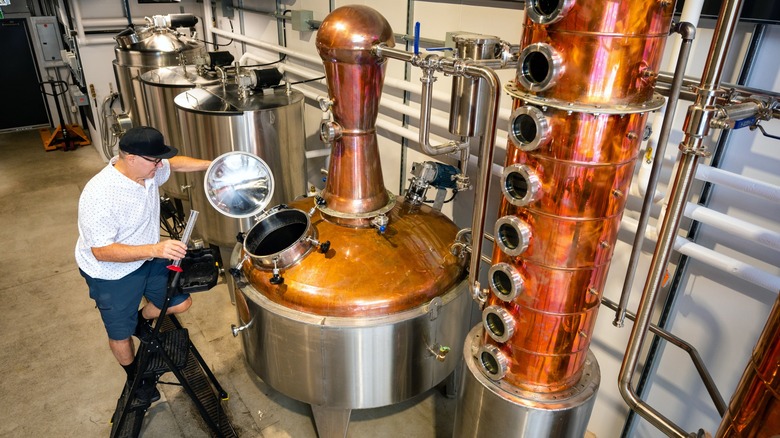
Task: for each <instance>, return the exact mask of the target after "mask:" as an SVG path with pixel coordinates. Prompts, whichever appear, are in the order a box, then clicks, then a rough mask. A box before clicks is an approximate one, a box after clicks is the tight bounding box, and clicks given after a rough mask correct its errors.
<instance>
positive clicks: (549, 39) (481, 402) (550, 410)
mask: <svg viewBox="0 0 780 438" xmlns="http://www.w3.org/2000/svg"><path fill="white" fill-rule="evenodd" d="M673 10H674V4H673V2H667V1H658V0H642V1H636V0H632V1H628V0H624V1H608V2H596V1H576V0H558V1H534V0H529V1H527V2H526V21H525V30H524V34H523V38H522V43H521V47H522V50H521V52H520V55H519V59H518V66H517V74H516V80H515V81H514V82H511V83H509V84H508V85H507V86H506V91H507V92H508V93H509V94H510V95H511V96H512V98H513V111H514V112H513V114H512V116H511V117H510V126H509V137H510V142H509V145H508V148H507V159H506V163H505V169H504V172H503V175H502V178H501V189H502V192H503V198H502V200H501V206H500V209H499V213H498V217H499V219H498V220H497V221H496V224H495V228H494V236H495V246H494V251H493V258H492V266H491V268H490V270H489V272H488V285H489V288H490V292H489V295H488V296H487V300H486V303H485V306H484V308H483V312H482V324H481V325H478V326H477V327H475V328H474V329H472V331H471V332H470V334H469V337H468V338H467V339H466V345H465V347H464V356H465V359H466V365H467V369H468V371H467V372H466V373H464V374H465V376H464V386H463V391H462V392H461V396H460V399H459V403H458V413H457V414H456V426H455V430H456V432H455V433H456V436H492V435H495V436H501V435H504V434H507V435H508V434H511V435H512V436H528V437H538V436H583V435H584V433H585V431H586V427H587V423H588V420H589V417H590V412H591V410H592V407H593V403H594V400H595V394H596V391H597V389H598V385H599V381H600V373H599V367H598V364H597V363H596V360H595V357H594V356H593V354H592V353H590V351H589V349H588V347H589V345H590V339H591V334H592V331H593V326H594V324H595V321H596V313H597V311H598V308H599V305H600V299H601V296H602V293H603V288H604V284H605V281H606V276H607V272H608V269H609V264H610V260H611V258H612V253H613V247H614V245H615V242H616V239H617V232H618V228H619V225H620V219H621V217H622V214H623V209H624V207H625V202H626V194H627V193H628V188H629V184H630V182H631V178H632V176H633V171H634V164H635V161H636V158H637V155H638V152H639V145H640V142H641V141H642V138H643V135H644V130H645V124H646V120H647V115H648V113H649V112H650V111H653V110H656V109H658V108H660V107H661V106H662V105H663V99H662V98H661V97H660V96H658V95H654V93H653V88H654V84H655V75H656V72H657V69H658V67H659V64H660V60H661V56H662V52H663V48H664V44H665V42H666V37H667V35H668V33H669V29H670V26H671V19H672V13H673Z"/></svg>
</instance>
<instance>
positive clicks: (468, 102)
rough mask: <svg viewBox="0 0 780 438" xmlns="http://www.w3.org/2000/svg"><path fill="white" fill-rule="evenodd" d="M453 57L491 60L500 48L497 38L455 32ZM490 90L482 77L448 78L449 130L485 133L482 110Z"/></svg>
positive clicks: (462, 134) (466, 134) (459, 133)
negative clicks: (450, 90) (450, 82)
mask: <svg viewBox="0 0 780 438" xmlns="http://www.w3.org/2000/svg"><path fill="white" fill-rule="evenodd" d="M452 39H453V41H454V42H455V52H454V56H455V57H456V58H458V59H470V60H474V61H479V60H483V59H495V58H496V56H497V55H498V54H499V50H500V48H501V46H500V44H501V40H500V39H499V38H498V37H495V36H491V35H479V34H472V33H466V32H462V33H456V34H455V35H453V37H452ZM489 93H490V90H489V88H488V87H487V86H486V85H485V83H484V80H481V79H474V78H470V77H464V76H455V77H454V78H452V97H451V103H450V124H449V131H450V133H452V134H454V135H457V136H460V137H479V136H481V135H483V134H484V133H485V118H484V117H483V115H484V114H485V110H486V109H487V106H488V102H489V99H490V94H489Z"/></svg>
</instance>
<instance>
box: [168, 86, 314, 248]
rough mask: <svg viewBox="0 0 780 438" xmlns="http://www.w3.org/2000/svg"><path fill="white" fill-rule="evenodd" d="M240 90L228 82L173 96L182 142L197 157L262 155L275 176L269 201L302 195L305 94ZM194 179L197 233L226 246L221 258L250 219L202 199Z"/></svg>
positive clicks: (304, 186)
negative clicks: (226, 212) (240, 153)
mask: <svg viewBox="0 0 780 438" xmlns="http://www.w3.org/2000/svg"><path fill="white" fill-rule="evenodd" d="M244 91H245V90H242V89H240V88H239V87H238V86H237V85H235V84H227V85H224V86H223V85H217V86H212V87H205V88H196V89H193V90H190V91H185V92H183V93H181V94H179V95H178V96H176V98H175V99H174V103H175V106H176V108H177V117H178V119H179V122H180V123H181V129H182V136H183V137H182V141H183V143H185V144H186V145H187V147H188V150H189V153H190V154H191V156H193V157H195V158H203V159H209V160H211V159H214V158H216V157H217V156H219V155H221V154H223V153H226V152H231V151H243V152H250V153H252V154H255V155H257V156H259V157H260V158H262V159H263V160H265V162H266V163H268V165H269V166H270V168H271V171H272V172H273V174H274V178H275V179H276V191H275V194H274V195H273V197H272V199H271V205H276V204H280V203H282V202H285V201H290V200H293V199H295V198H296V197H299V196H303V195H305V194H306V189H307V183H306V161H305V160H306V158H305V148H304V147H305V134H304V130H303V94H301V93H300V92H298V91H295V90H286V89H284V88H278V89H276V90H271V92H270V93H262V92H259V93H256V94H245V93H244ZM192 183H193V187H192V189H191V194H192V208H193V209H195V210H198V211H200V212H201V216H200V219H199V220H198V224H197V226H196V235H197V236H199V237H202V238H203V239H204V240H205V241H206V242H208V243H210V244H213V245H217V246H220V247H222V248H225V249H224V250H223V251H222V253H223V254H222V257H223V260H225V259H226V258H227V257H229V254H230V251H231V250H232V248H233V246H234V245H235V244H236V235H237V234H238V233H239V232H240V231H247V230H249V228H251V226H252V224H253V222H252V221H251V220H250V219H239V218H236V217H225V216H223V215H221V214H219V213H217V212H216V211H214V210H213V209H212V208H211V207H210V206H209V203H208V201H207V200H206V197H205V192H204V188H203V180H202V179H200V178H199V179H193V181H192Z"/></svg>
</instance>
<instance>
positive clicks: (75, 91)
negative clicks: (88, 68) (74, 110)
mask: <svg viewBox="0 0 780 438" xmlns="http://www.w3.org/2000/svg"><path fill="white" fill-rule="evenodd" d="M70 96H71V97H72V98H73V103H75V104H76V105H77V106H89V98H88V97H87V95H86V94H84V93H82V92H81V90H80V89H79V87H77V86H75V85H71V86H70Z"/></svg>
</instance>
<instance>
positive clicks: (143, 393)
mask: <svg viewBox="0 0 780 438" xmlns="http://www.w3.org/2000/svg"><path fill="white" fill-rule="evenodd" d="M135 399H136V401H137V402H138V403H141V404H152V403H154V402H156V401H157V400H159V399H160V391H158V390H157V383H155V382H154V380H149V379H144V380H142V381H141V384H140V385H139V386H138V389H136V390H135Z"/></svg>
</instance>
